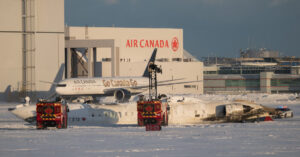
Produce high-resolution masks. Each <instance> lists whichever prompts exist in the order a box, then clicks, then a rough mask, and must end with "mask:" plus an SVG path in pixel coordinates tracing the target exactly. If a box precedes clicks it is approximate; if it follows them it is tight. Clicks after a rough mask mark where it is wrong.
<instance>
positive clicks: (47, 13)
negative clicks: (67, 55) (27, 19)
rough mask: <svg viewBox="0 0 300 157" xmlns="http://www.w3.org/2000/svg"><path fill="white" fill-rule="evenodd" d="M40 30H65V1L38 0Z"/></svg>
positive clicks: (38, 25)
mask: <svg viewBox="0 0 300 157" xmlns="http://www.w3.org/2000/svg"><path fill="white" fill-rule="evenodd" d="M36 6H37V7H36V9H37V11H36V13H37V15H36V18H37V19H36V21H37V29H36V31H38V32H64V1H63V0H38V1H36Z"/></svg>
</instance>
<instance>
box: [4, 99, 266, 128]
mask: <svg viewBox="0 0 300 157" xmlns="http://www.w3.org/2000/svg"><path fill="white" fill-rule="evenodd" d="M69 109H70V112H69V113H68V124H70V125H94V126H101V125H137V107H136V103H135V102H131V103H126V104H119V105H94V104H86V103H83V104H79V103H77V104H74V103H73V104H69ZM246 110H248V111H246ZM262 110H266V108H265V107H263V106H261V105H258V104H255V103H251V102H250V103H249V102H245V101H239V102H215V103H200V102H191V101H190V102H173V103H170V111H169V112H168V114H169V124H171V125H172V124H173V125H174V124H175V125H187V124H200V123H207V122H212V121H215V122H240V121H242V119H236V118H239V117H243V116H244V118H245V120H249V119H252V118H253V117H254V118H255V119H256V118H257V117H259V116H268V114H267V111H264V112H262ZM10 111H11V112H12V113H13V114H14V115H16V116H17V117H19V118H21V119H23V120H25V121H27V122H30V123H34V122H35V120H36V119H35V117H36V106H35V105H18V106H17V107H16V108H14V109H12V110H10Z"/></svg>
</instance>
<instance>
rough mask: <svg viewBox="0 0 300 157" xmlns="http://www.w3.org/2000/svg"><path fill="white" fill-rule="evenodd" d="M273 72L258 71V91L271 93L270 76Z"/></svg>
mask: <svg viewBox="0 0 300 157" xmlns="http://www.w3.org/2000/svg"><path fill="white" fill-rule="evenodd" d="M273 74H274V73H273V72H261V73H260V91H261V92H263V93H268V94H271V78H272V75H273Z"/></svg>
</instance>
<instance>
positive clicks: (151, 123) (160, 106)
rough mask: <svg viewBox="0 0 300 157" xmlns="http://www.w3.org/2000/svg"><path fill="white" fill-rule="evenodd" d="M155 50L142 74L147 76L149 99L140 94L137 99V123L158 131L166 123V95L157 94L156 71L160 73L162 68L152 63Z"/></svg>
mask: <svg viewBox="0 0 300 157" xmlns="http://www.w3.org/2000/svg"><path fill="white" fill-rule="evenodd" d="M156 51H157V49H156V48H155V49H154V51H153V53H152V56H151V58H150V61H149V63H148V65H147V68H146V70H145V74H144V76H148V78H149V99H148V100H146V99H145V97H144V96H143V95H142V96H140V99H139V101H137V114H138V115H137V121H138V125H139V126H146V131H159V130H161V126H165V125H168V110H169V106H168V101H167V96H166V95H164V94H163V95H159V96H157V73H162V69H161V67H158V66H157V65H156V64H154V62H155V56H156Z"/></svg>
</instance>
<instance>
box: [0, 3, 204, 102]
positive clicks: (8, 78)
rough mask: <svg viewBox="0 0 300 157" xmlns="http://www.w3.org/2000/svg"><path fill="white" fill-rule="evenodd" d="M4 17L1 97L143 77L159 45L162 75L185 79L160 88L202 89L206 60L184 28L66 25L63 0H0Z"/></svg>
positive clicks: (164, 90) (36, 95) (180, 91)
mask: <svg viewBox="0 0 300 157" xmlns="http://www.w3.org/2000/svg"><path fill="white" fill-rule="evenodd" d="M53 10H55V11H53ZM0 20H1V23H0V42H1V45H0V48H1V51H2V52H1V53H0V57H1V58H2V62H1V63H0V65H1V66H0V69H1V72H2V74H1V80H0V81H1V84H0V100H1V101H18V100H19V99H20V98H23V97H24V96H26V95H29V96H31V97H32V98H39V97H47V96H49V95H52V94H53V93H54V89H55V85H54V84H53V82H59V81H60V80H62V79H65V78H74V77H118V76H141V75H142V73H143V71H144V70H145V67H146V64H147V61H148V60H149V58H150V55H151V53H152V51H153V49H154V48H158V51H157V57H156V63H157V64H158V65H160V66H161V67H162V69H163V73H162V75H160V74H159V75H158V79H159V80H173V82H176V81H177V82H186V83H181V84H175V85H170V86H163V87H159V92H160V93H166V94H169V93H171V94H191V93H193V94H202V93H203V68H202V67H203V64H202V62H199V61H198V60H197V59H195V58H194V57H193V56H192V55H190V54H189V53H188V52H186V51H185V50H184V46H183V43H184V42H183V30H182V29H171V28H116V27H65V26H64V1H62V0H30V1H26V0H19V1H12V0H1V1H0ZM187 82H192V83H187Z"/></svg>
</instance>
